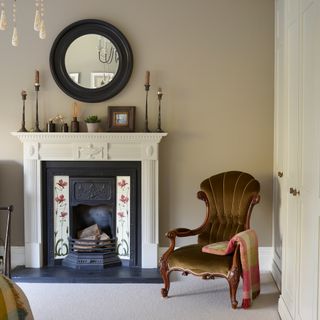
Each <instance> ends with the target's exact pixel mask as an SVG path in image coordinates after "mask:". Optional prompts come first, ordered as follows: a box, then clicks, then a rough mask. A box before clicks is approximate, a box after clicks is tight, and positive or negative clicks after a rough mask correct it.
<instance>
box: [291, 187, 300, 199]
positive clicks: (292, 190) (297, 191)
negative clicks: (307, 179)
mask: <svg viewBox="0 0 320 320" xmlns="http://www.w3.org/2000/svg"><path fill="white" fill-rule="evenodd" d="M289 192H290V193H291V194H292V195H293V196H294V197H295V196H299V195H300V191H299V190H297V189H295V188H292V187H291V188H290V190H289Z"/></svg>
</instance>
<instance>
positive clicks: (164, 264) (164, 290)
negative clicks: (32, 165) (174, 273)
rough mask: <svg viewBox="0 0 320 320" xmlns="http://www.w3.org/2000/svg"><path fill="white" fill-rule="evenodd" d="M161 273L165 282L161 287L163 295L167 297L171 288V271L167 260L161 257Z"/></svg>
mask: <svg viewBox="0 0 320 320" xmlns="http://www.w3.org/2000/svg"><path fill="white" fill-rule="evenodd" d="M160 273H161V276H162V279H163V284H164V288H161V295H162V297H163V298H167V297H168V292H169V289H170V277H169V276H170V271H169V268H168V263H167V261H166V260H163V259H160Z"/></svg>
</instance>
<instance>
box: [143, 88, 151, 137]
mask: <svg viewBox="0 0 320 320" xmlns="http://www.w3.org/2000/svg"><path fill="white" fill-rule="evenodd" d="M144 87H145V90H146V114H145V127H144V131H145V132H150V130H149V126H148V94H149V89H150V84H145V85H144Z"/></svg>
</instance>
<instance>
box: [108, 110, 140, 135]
mask: <svg viewBox="0 0 320 320" xmlns="http://www.w3.org/2000/svg"><path fill="white" fill-rule="evenodd" d="M135 113H136V107H108V121H107V126H108V127H107V131H111V132H126V131H127V132H133V131H134V130H135Z"/></svg>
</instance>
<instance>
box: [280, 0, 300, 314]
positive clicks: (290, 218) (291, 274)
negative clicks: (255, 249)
mask: <svg viewBox="0 0 320 320" xmlns="http://www.w3.org/2000/svg"><path fill="white" fill-rule="evenodd" d="M286 48H287V54H286V79H287V81H286V107H287V110H288V117H287V120H288V123H287V128H288V131H287V132H288V135H287V148H288V149H287V167H286V173H287V177H285V178H286V180H287V184H286V191H285V195H284V198H283V199H284V201H285V202H286V203H287V212H286V216H285V220H286V221H285V225H286V229H285V237H284V248H283V255H284V256H283V265H282V272H283V276H282V293H281V294H282V299H283V301H284V302H285V305H286V308H287V310H288V312H289V313H290V316H291V318H292V319H295V314H296V312H295V302H296V293H297V273H298V271H299V270H298V246H299V233H298V232H299V226H298V212H299V197H298V196H297V195H296V194H295V192H298V191H297V189H298V188H299V147H300V143H299V76H300V74H299V59H300V55H299V2H298V0H287V1H286ZM290 188H291V192H290Z"/></svg>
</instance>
